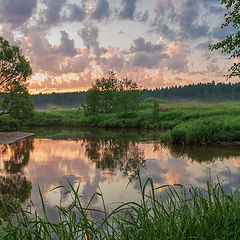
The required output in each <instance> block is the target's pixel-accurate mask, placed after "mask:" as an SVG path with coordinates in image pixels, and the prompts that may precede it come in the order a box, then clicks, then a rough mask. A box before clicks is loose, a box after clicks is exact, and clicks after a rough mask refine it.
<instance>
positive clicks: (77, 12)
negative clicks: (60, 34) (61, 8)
mask: <svg viewBox="0 0 240 240" xmlns="http://www.w3.org/2000/svg"><path fill="white" fill-rule="evenodd" d="M68 10H69V15H68V16H67V17H65V20H66V21H68V22H72V21H76V22H82V21H83V20H84V19H85V17H86V12H85V9H84V7H82V8H81V7H79V6H77V5H76V4H69V5H68Z"/></svg>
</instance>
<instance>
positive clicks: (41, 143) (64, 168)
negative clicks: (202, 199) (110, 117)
mask: <svg viewBox="0 0 240 240" xmlns="http://www.w3.org/2000/svg"><path fill="white" fill-rule="evenodd" d="M1 149H3V147H0V151H1ZM96 149H100V150H99V152H98V153H99V154H100V155H98V154H96V152H95V151H94V150H96ZM205 150H206V149H202V150H201V151H200V153H204V154H205V153H206V151H205ZM213 150H214V149H213ZM213 150H212V152H210V155H211V156H204V158H206V159H208V161H207V163H206V162H204V161H202V160H203V159H204V158H203V157H202V156H199V155H198V154H197V148H193V149H190V148H184V149H183V150H181V149H177V148H176V149H174V151H173V150H172V152H170V151H169V149H168V148H167V147H165V148H163V147H161V146H160V145H159V146H156V143H154V142H148V143H137V142H132V141H131V140H130V139H128V138H127V137H124V138H116V139H111V138H109V139H108V138H106V139H104V140H102V139H101V137H98V138H95V137H93V136H91V138H90V139H88V138H86V139H85V140H78V141H74V140H68V141H67V140H52V139H35V140H34V149H33V150H32V152H31V157H30V161H29V162H28V166H27V168H26V169H27V171H26V172H27V173H28V179H29V180H31V182H32V186H33V187H32V197H31V199H32V201H33V202H34V204H35V206H36V208H37V209H38V210H39V209H40V208H41V207H40V206H41V201H40V198H39V192H38V185H39V186H41V189H42V192H43V196H44V198H45V200H46V208H47V210H48V212H49V214H50V215H51V214H53V215H54V214H55V213H56V209H55V204H56V202H57V201H56V199H61V200H62V202H63V203H65V204H69V203H70V202H71V196H70V194H68V191H69V190H70V185H69V183H68V181H67V180H66V177H67V178H68V180H69V182H70V183H71V184H72V185H73V186H74V188H75V189H76V188H77V186H78V184H80V185H79V186H80V192H79V193H80V195H81V200H82V203H83V205H86V204H87V203H88V202H89V200H90V198H91V197H92V195H93V194H94V193H95V192H99V187H100V189H101V190H103V194H104V196H106V201H107V202H108V203H111V202H117V201H132V200H138V199H140V195H139V194H138V193H139V185H138V184H139V183H138V182H137V181H135V182H133V183H132V184H130V185H129V186H128V188H127V189H125V188H126V185H127V183H128V178H127V177H126V176H122V174H123V171H124V168H126V167H128V171H129V172H130V173H131V172H132V171H133V170H134V168H135V167H136V166H138V164H139V162H138V161H135V160H136V159H137V158H138V156H141V154H140V153H141V152H142V151H144V158H145V159H148V160H147V162H146V168H143V169H142V170H141V180H142V182H143V183H144V182H145V181H146V180H147V179H148V178H149V177H150V178H152V179H153V181H154V183H155V187H159V186H162V185H165V184H174V183H180V184H183V185H185V184H189V183H190V184H193V185H194V186H203V185H205V183H206V182H207V181H208V180H209V178H210V177H212V179H214V177H216V175H218V176H219V177H220V179H223V180H224V188H225V187H226V189H227V190H228V191H229V189H231V187H232V186H234V187H235V186H237V185H238V183H239V181H240V177H239V176H240V175H239V170H240V169H239V168H237V167H236V164H237V163H238V159H239V157H238V156H237V152H236V151H235V149H230V148H229V149H228V151H227V152H226V153H225V152H223V150H222V152H221V153H220V154H221V157H220V158H217V154H218V152H219V151H218V149H216V150H214V151H213ZM173 152H174V154H175V155H174V154H172V153H173ZM186 153H187V154H188V156H191V160H190V159H188V158H187V157H186ZM4 154H5V153H2V152H0V156H1V155H4ZM181 154H185V155H184V156H185V157H183V156H182V155H181ZM231 154H233V155H231ZM4 156H5V157H6V154H5V155H4ZM226 156H228V160H226V158H225V157H226ZM231 156H234V157H231ZM193 157H196V158H197V159H196V161H194V159H193ZM210 157H214V159H215V162H214V163H213V162H211V161H210V160H209V159H210ZM223 158H224V159H225V160H224V161H219V160H218V159H223ZM133 160H134V161H133ZM228 168H229V169H230V170H231V182H230V180H229V171H228ZM209 172H210V173H211V174H210V173H209ZM215 179H216V178H215ZM60 185H63V186H64V188H60V189H57V190H55V191H54V192H51V193H49V190H50V189H52V188H54V187H57V186H60ZM159 192H160V191H159ZM161 196H162V197H164V198H166V196H167V195H166V192H165V191H161ZM54 198H55V201H54V200H53V199H54ZM92 205H94V207H99V206H101V199H100V197H98V198H95V199H94V201H93V202H92Z"/></svg>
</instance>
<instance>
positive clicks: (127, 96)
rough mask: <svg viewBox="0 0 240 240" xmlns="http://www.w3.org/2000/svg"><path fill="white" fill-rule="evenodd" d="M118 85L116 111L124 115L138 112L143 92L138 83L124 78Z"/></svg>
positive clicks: (115, 97)
mask: <svg viewBox="0 0 240 240" xmlns="http://www.w3.org/2000/svg"><path fill="white" fill-rule="evenodd" d="M118 85H119V86H118V91H117V92H116V93H115V95H114V101H113V104H114V110H115V112H117V113H118V114H120V116H122V117H127V116H128V115H129V114H133V113H136V112H137V110H138V106H139V104H140V101H141V92H140V90H139V87H138V85H137V83H136V82H133V81H132V80H129V79H127V78H124V79H123V80H122V81H119V84H118Z"/></svg>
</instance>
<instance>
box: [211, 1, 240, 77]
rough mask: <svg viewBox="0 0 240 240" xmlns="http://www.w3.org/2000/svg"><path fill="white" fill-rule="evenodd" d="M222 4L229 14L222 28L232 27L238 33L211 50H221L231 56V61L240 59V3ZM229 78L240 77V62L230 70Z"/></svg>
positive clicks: (225, 2) (224, 2) (226, 2)
mask: <svg viewBox="0 0 240 240" xmlns="http://www.w3.org/2000/svg"><path fill="white" fill-rule="evenodd" d="M221 4H224V5H225V6H226V10H227V13H226V14H225V15H224V18H225V22H224V23H223V24H222V28H224V27H227V26H229V25H232V26H233V28H234V29H235V30H236V32H234V33H232V34H230V35H228V36H227V37H226V39H224V40H222V41H220V42H218V43H216V44H214V45H212V46H210V49H211V50H214V49H221V50H222V52H225V53H228V54H230V57H229V59H231V58H238V57H240V31H239V27H240V1H239V0H221ZM228 71H229V75H227V77H228V78H231V77H235V76H238V77H239V76H240V62H235V63H234V64H233V66H232V67H231V68H230V69H229V70H228Z"/></svg>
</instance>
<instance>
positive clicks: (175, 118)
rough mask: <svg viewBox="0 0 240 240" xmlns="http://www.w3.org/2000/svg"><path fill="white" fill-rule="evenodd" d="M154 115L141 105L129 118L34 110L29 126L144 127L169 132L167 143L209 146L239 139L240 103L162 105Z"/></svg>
mask: <svg viewBox="0 0 240 240" xmlns="http://www.w3.org/2000/svg"><path fill="white" fill-rule="evenodd" d="M160 107H161V108H162V109H163V110H162V111H160V112H159V114H158V116H157V117H156V116H155V117H154V115H153V104H152V103H151V102H147V103H142V104H141V106H140V110H139V112H138V113H137V114H134V115H130V116H128V117H127V118H123V117H119V116H118V115H117V114H115V113H111V114H98V115H96V116H89V117H85V116H84V112H83V110H80V111H77V110H61V109H53V110H46V111H35V117H34V119H33V120H31V121H28V122H25V126H27V127H49V126H57V127H59V126H61V127H94V128H97V127H98V128H145V129H156V128H157V129H159V130H163V131H165V130H168V131H166V132H164V133H162V134H161V137H160V138H161V141H162V142H163V143H165V144H182V145H208V144H212V143H216V142H223V141H227V142H232V141H239V140H240V127H239V124H238V123H239V120H240V104H189V103H188V104H183V103H181V104H176V103H165V102H163V103H161V104H160Z"/></svg>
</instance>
